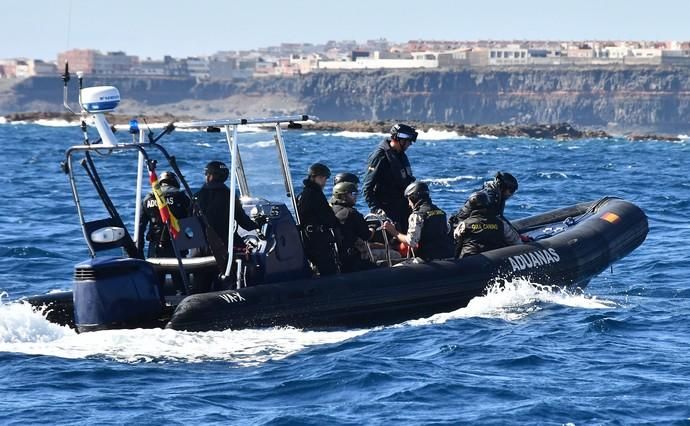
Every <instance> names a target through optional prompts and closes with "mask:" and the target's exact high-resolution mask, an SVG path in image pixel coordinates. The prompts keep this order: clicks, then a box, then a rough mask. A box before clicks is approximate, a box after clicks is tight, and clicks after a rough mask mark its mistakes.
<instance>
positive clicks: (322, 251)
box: [297, 163, 339, 276]
mask: <svg viewBox="0 0 690 426" xmlns="http://www.w3.org/2000/svg"><path fill="white" fill-rule="evenodd" d="M330 176H331V170H330V169H329V168H328V167H327V166H326V165H324V164H321V163H314V164H312V165H311V166H309V170H308V176H307V178H306V179H304V180H303V183H304V189H303V190H302V192H301V193H300V194H299V195H298V196H297V212H298V213H299V218H300V225H301V231H302V236H303V241H304V251H305V254H306V255H307V258H308V259H309V261H310V262H311V263H312V264H313V265H314V267H315V268H316V270H317V272H318V273H319V274H320V275H323V276H325V275H332V274H335V273H337V272H338V259H337V257H336V252H337V247H336V248H335V249H334V246H335V245H336V233H337V232H339V231H338V225H339V222H338V219H337V218H336V217H335V213H333V210H332V209H331V206H330V205H329V204H328V201H327V200H326V196H325V195H324V193H323V189H324V188H325V186H326V181H328V178H329V177H330Z"/></svg>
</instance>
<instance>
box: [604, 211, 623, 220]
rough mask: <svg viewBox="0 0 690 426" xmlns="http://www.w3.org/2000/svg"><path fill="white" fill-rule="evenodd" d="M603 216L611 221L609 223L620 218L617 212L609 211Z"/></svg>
mask: <svg viewBox="0 0 690 426" xmlns="http://www.w3.org/2000/svg"><path fill="white" fill-rule="evenodd" d="M601 218H602V219H604V220H605V221H607V222H609V223H615V222H617V221H618V220H619V219H620V216H618V215H617V214H615V213H611V212H609V213H606V214H604V215H602V216H601Z"/></svg>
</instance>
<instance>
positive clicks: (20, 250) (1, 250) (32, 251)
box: [0, 246, 62, 259]
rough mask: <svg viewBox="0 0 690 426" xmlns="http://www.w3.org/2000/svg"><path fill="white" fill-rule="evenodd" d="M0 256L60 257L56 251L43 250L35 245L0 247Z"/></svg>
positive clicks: (27, 257) (28, 257)
mask: <svg viewBox="0 0 690 426" xmlns="http://www.w3.org/2000/svg"><path fill="white" fill-rule="evenodd" d="M0 257H10V258H21V259H34V258H42V257H52V258H61V257H62V256H61V255H60V254H58V253H55V252H51V251H47V250H43V249H40V248H37V247H31V246H27V247H7V246H5V247H0Z"/></svg>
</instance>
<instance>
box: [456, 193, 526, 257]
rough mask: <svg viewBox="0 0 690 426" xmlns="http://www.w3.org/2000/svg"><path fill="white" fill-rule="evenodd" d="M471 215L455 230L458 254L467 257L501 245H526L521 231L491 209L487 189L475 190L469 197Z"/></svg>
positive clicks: (467, 204)
mask: <svg viewBox="0 0 690 426" xmlns="http://www.w3.org/2000/svg"><path fill="white" fill-rule="evenodd" d="M466 206H468V207H469V209H470V216H469V217H468V218H467V219H465V220H463V221H462V222H460V223H459V224H458V226H457V227H456V228H455V230H454V231H453V236H454V237H455V241H456V250H455V253H456V257H459V258H463V257H466V256H472V255H475V254H479V253H482V252H485V251H489V250H495V249H498V248H501V247H506V246H511V245H519V244H522V240H521V238H520V234H518V233H517V231H515V229H513V227H511V226H508V225H507V224H506V223H505V222H504V221H503V220H502V219H501V218H499V217H498V216H497V215H496V214H495V213H494V211H493V209H491V201H490V200H489V197H488V195H487V194H486V192H484V191H477V192H475V193H473V194H472V195H471V196H470V198H469V199H468V200H467V203H466Z"/></svg>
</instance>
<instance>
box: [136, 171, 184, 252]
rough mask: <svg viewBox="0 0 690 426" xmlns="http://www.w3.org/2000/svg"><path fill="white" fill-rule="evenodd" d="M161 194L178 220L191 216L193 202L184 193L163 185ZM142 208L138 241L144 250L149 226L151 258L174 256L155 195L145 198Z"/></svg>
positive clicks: (148, 239)
mask: <svg viewBox="0 0 690 426" xmlns="http://www.w3.org/2000/svg"><path fill="white" fill-rule="evenodd" d="M161 192H162V193H163V196H164V197H165V201H166V203H167V204H168V208H169V209H170V212H171V213H172V214H173V215H175V217H176V218H177V219H181V218H183V217H187V216H189V213H190V212H189V210H190V205H191V202H190V201H189V197H187V195H185V193H184V192H182V191H180V190H179V189H178V188H175V187H174V186H168V185H166V184H162V185H161ZM142 207H143V208H142V212H141V216H140V218H139V239H138V241H141V242H142V246H141V247H142V249H143V237H144V232H145V231H146V226H147V225H149V226H148V232H146V240H147V241H149V257H151V256H158V257H161V256H165V257H168V256H174V255H175V254H174V253H173V252H172V244H171V243H170V233H169V232H168V226H167V225H166V224H165V223H163V220H162V219H161V215H160V211H159V210H158V204H157V202H156V198H155V196H154V195H153V193H149V194H148V195H147V196H146V197H145V198H144V201H143V206H142Z"/></svg>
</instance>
